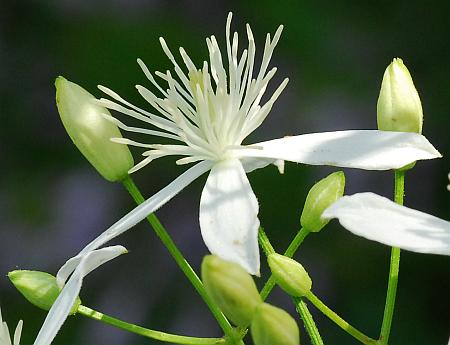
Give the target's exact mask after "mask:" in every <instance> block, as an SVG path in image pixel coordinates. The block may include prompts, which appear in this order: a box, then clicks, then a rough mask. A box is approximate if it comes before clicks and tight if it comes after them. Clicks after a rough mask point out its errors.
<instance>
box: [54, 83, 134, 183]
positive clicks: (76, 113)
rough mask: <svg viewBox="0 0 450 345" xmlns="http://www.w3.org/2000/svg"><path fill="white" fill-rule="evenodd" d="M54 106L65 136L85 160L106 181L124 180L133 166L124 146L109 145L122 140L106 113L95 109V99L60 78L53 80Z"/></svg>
mask: <svg viewBox="0 0 450 345" xmlns="http://www.w3.org/2000/svg"><path fill="white" fill-rule="evenodd" d="M55 86H56V105H57V107H58V111H59V115H60V116H61V120H62V122H63V124H64V127H65V128H66V131H67V133H68V134H69V136H70V138H71V139H72V141H73V142H74V144H75V145H76V146H77V147H78V149H79V150H80V151H81V153H82V154H83V155H84V156H85V157H86V159H87V160H88V161H89V162H90V163H91V164H92V165H93V166H94V168H95V169H97V171H98V172H99V173H100V174H101V175H102V176H103V177H104V178H105V179H107V180H108V181H111V182H114V181H119V180H121V179H123V178H124V177H126V176H127V174H128V170H130V169H131V168H132V167H133V165H134V161H133V157H132V155H131V152H130V150H129V149H128V146H126V145H122V144H117V143H113V142H111V140H110V139H111V138H122V135H121V133H120V131H119V129H118V128H117V126H116V125H115V124H114V123H112V122H111V121H108V120H107V119H105V118H104V117H103V115H110V113H109V111H108V110H107V109H106V108H104V107H102V106H99V105H97V104H96V103H95V102H94V101H95V97H94V96H92V95H91V94H90V93H89V92H87V91H86V90H84V89H83V88H82V87H80V86H78V85H77V84H75V83H72V82H70V81H68V80H67V79H65V78H63V77H58V78H56V81H55Z"/></svg>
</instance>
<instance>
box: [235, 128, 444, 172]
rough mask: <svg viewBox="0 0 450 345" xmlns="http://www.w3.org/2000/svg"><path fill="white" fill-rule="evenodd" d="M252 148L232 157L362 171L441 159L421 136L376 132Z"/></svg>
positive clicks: (344, 133) (323, 136)
mask: <svg viewBox="0 0 450 345" xmlns="http://www.w3.org/2000/svg"><path fill="white" fill-rule="evenodd" d="M252 146H253V145H252ZM254 146H255V147H257V148H255V149H246V150H239V151H238V152H236V154H237V155H241V156H242V157H265V158H278V159H282V160H287V161H292V162H297V163H304V164H312V165H332V166H338V167H347V168H358V169H366V170H389V169H398V168H401V167H403V166H405V165H407V164H409V163H412V162H414V161H416V160H420V159H433V158H439V157H442V156H441V154H440V153H439V152H438V151H437V150H436V149H435V148H434V147H433V145H431V144H430V142H429V141H428V140H427V139H426V138H425V137H424V136H423V135H420V134H417V133H405V132H386V131H377V130H353V131H338V132H324V133H312V134H304V135H298V136H293V137H285V138H280V139H275V140H270V141H265V142H262V143H257V144H254Z"/></svg>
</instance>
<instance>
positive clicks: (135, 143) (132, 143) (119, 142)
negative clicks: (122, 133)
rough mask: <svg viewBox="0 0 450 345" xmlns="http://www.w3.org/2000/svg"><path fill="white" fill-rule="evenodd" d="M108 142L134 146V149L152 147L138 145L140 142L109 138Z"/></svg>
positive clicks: (149, 145) (142, 144)
mask: <svg viewBox="0 0 450 345" xmlns="http://www.w3.org/2000/svg"><path fill="white" fill-rule="evenodd" d="M110 140H111V141H112V142H113V143H118V144H124V145H131V146H136V147H145V148H150V147H151V146H152V145H151V144H144V143H140V142H137V141H134V140H130V139H128V138H111V139H110Z"/></svg>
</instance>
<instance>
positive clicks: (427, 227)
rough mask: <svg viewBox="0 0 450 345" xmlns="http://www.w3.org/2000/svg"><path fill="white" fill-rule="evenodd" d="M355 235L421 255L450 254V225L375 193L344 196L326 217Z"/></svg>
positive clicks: (326, 211)
mask: <svg viewBox="0 0 450 345" xmlns="http://www.w3.org/2000/svg"><path fill="white" fill-rule="evenodd" d="M322 217H323V218H326V219H330V218H338V219H339V222H340V223H341V225H342V226H343V227H344V228H346V229H347V230H349V231H351V232H353V233H354V234H356V235H359V236H362V237H365V238H367V239H369V240H374V241H377V242H380V243H384V244H387V245H389V246H393V247H400V248H403V249H407V250H411V251H413V252H418V253H431V254H442V255H450V222H447V221H445V220H443V219H440V218H437V217H434V216H432V215H429V214H427V213H424V212H420V211H416V210H413V209H411V208H408V207H405V206H401V205H398V204H396V203H394V202H393V201H391V200H389V199H387V198H384V197H382V196H379V195H377V194H373V193H359V194H354V195H352V196H344V197H342V198H341V199H339V200H338V201H336V202H335V203H334V204H333V205H331V206H330V207H329V208H328V209H326V210H325V211H324V212H323V214H322Z"/></svg>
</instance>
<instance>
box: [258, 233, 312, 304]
mask: <svg viewBox="0 0 450 345" xmlns="http://www.w3.org/2000/svg"><path fill="white" fill-rule="evenodd" d="M309 233H310V231H309V230H306V229H305V228H301V229H300V230H299V231H298V232H297V234H296V235H295V237H294V239H293V240H292V242H291V243H290V244H289V246H288V248H287V249H286V251H285V252H284V255H285V256H287V257H290V258H292V257H293V256H294V254H295V252H296V251H297V249H298V247H299V246H300V244H301V243H302V242H303V240H304V239H305V238H306V236H308V234H309ZM259 236H260V240H259V241H260V243H261V241H263V242H264V243H265V244H264V245H265V246H268V245H267V244H266V242H268V243H269V244H270V242H269V239H268V238H267V235H266V234H265V233H264V235H263V236H261V235H259ZM270 247H272V245H270ZM272 249H273V248H272ZM263 250H264V247H263ZM274 286H275V279H274V277H273V275H271V276H270V277H269V279H268V280H267V282H266V284H264V287H263V288H262V290H261V292H260V295H261V298H262V299H263V301H264V300H265V299H266V298H267V296H269V294H270V292H271V291H272V289H273V288H274Z"/></svg>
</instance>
